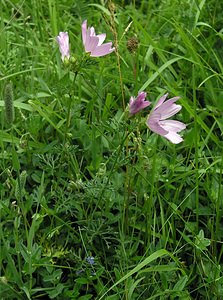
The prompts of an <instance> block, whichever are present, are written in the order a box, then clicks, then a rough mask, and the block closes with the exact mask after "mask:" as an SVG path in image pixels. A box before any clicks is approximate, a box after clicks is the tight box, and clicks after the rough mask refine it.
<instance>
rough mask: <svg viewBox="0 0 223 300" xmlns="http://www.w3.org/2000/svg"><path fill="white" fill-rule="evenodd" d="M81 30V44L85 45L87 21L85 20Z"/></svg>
mask: <svg viewBox="0 0 223 300" xmlns="http://www.w3.org/2000/svg"><path fill="white" fill-rule="evenodd" d="M81 29H82V40H83V44H84V45H85V43H86V35H87V20H85V21H84V22H83V23H82V26H81Z"/></svg>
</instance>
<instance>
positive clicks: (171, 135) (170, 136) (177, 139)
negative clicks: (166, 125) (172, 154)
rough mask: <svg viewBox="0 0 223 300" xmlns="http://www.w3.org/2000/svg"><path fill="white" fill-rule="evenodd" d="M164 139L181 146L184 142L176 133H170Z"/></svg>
mask: <svg viewBox="0 0 223 300" xmlns="http://www.w3.org/2000/svg"><path fill="white" fill-rule="evenodd" d="M164 137H165V138H166V139H168V140H169V141H170V142H171V143H173V144H179V143H181V142H182V141H183V139H182V137H181V136H180V135H179V134H177V133H176V132H168V134H166V135H164Z"/></svg>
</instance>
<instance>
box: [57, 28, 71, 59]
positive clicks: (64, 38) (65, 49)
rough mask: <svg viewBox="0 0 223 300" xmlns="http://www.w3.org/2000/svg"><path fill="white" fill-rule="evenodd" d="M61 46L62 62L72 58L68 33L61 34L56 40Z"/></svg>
mask: <svg viewBox="0 0 223 300" xmlns="http://www.w3.org/2000/svg"><path fill="white" fill-rule="evenodd" d="M56 40H57V43H58V45H59V49H60V53H61V58H62V61H64V59H65V58H67V59H69V58H70V48H69V36H68V33H67V32H60V33H59V35H58V36H57V38H56Z"/></svg>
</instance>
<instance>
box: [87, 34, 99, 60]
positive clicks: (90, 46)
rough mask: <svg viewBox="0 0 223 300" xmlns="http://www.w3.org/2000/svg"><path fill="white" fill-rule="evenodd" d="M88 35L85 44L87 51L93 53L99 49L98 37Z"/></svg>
mask: <svg viewBox="0 0 223 300" xmlns="http://www.w3.org/2000/svg"><path fill="white" fill-rule="evenodd" d="M88 33H89V30H88ZM88 33H87V38H86V43H85V51H86V52H91V53H92V51H94V50H95V49H96V48H97V45H98V41H99V39H98V38H97V37H96V36H89V35H88ZM91 56H92V55H91Z"/></svg>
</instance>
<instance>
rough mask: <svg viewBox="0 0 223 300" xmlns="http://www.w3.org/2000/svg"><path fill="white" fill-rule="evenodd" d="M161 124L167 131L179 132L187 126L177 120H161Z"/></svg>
mask: <svg viewBox="0 0 223 300" xmlns="http://www.w3.org/2000/svg"><path fill="white" fill-rule="evenodd" d="M160 125H161V126H162V127H163V128H164V129H165V130H167V131H172V132H179V131H181V130H183V129H185V128H186V125H185V124H184V123H182V122H179V121H175V120H165V121H160Z"/></svg>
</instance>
